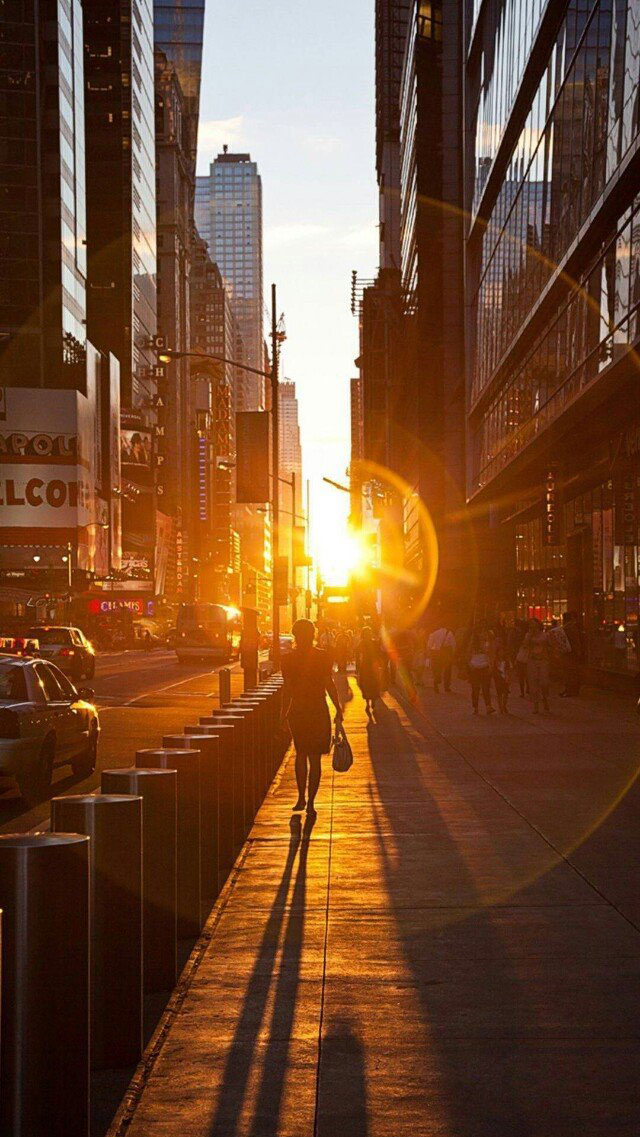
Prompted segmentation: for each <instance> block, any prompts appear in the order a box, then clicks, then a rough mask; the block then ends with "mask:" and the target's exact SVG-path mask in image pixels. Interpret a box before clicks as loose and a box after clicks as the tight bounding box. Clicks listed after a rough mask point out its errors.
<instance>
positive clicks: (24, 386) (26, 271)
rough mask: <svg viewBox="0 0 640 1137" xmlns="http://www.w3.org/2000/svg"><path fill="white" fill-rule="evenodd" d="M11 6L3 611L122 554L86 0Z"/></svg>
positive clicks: (80, 585)
mask: <svg viewBox="0 0 640 1137" xmlns="http://www.w3.org/2000/svg"><path fill="white" fill-rule="evenodd" d="M2 15H3V28H2V31H3V36H2V38H3V46H4V56H3V64H2V67H1V68H0V92H1V95H0V139H1V149H0V613H1V614H2V616H3V617H4V616H9V617H10V616H15V617H19V616H20V615H21V614H22V616H24V618H26V619H28V620H30V621H31V622H33V619H34V617H36V616H38V617H42V618H56V617H59V616H60V614H61V613H62V612H66V613H68V612H69V605H70V603H71V596H72V595H73V594H74V593H77V592H84V591H85V590H86V589H87V588H88V587H89V585H90V583H91V581H92V580H93V579H94V577H104V576H106V575H107V574H108V573H109V572H110V570H111V568H116V569H117V568H118V567H119V554H120V545H119V540H120V535H119V516H120V514H119V506H117V507H114V508H113V510H112V508H111V507H112V497H111V478H110V469H111V463H112V462H113V463H114V464H117V463H118V462H119V421H118V417H119V392H118V390H117V376H118V368H117V362H116V360H115V359H114V358H113V356H111V355H110V354H109V352H108V350H107V351H105V352H104V354H101V353H100V352H99V351H98V350H97V349H96V347H95V346H94V344H93V343H92V342H91V341H90V339H89V337H88V335H87V242H86V208H87V197H86V178H85V115H84V95H85V92H84V34H83V12H82V5H81V4H80V2H79V0H44V2H42V0H40V2H39V3H18V2H17V0H10V2H9V3H8V4H6V5H5V6H4V8H3V14H2ZM114 417H115V423H114V422H112V419H113V418H114Z"/></svg>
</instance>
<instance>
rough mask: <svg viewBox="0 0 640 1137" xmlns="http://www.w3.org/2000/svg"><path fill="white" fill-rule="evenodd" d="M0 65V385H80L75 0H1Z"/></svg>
mask: <svg viewBox="0 0 640 1137" xmlns="http://www.w3.org/2000/svg"><path fill="white" fill-rule="evenodd" d="M2 20H3V29H2V42H3V46H4V50H5V52H6V62H5V63H4V64H3V68H2V70H1V71H0V92H1V95H2V102H1V109H0V143H1V146H2V150H1V155H2V159H1V163H0V237H1V242H2V243H1V257H2V261H1V271H0V386H2V387H6V386H21V387H68V388H73V387H75V388H77V389H78V390H81V389H84V387H85V383H86V367H85V359H86V343H87V327H86V316H87V290H86V275H87V250H86V194H85V153H84V137H85V132H84V89H83V87H84V80H83V52H84V45H83V38H82V4H81V3H80V0H44V2H40V3H36V0H32V2H31V3H29V2H26V3H18V2H17V0H9V3H8V4H5V5H4V6H3V10H2Z"/></svg>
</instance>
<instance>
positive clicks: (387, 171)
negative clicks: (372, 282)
mask: <svg viewBox="0 0 640 1137" xmlns="http://www.w3.org/2000/svg"><path fill="white" fill-rule="evenodd" d="M410 8H411V4H410V0H376V173H377V177H378V190H379V193H380V268H383V269H384V268H396V269H397V268H399V267H400V84H401V82H402V63H403V59H404V50H405V45H406V42H407V29H408V27H409V14H410Z"/></svg>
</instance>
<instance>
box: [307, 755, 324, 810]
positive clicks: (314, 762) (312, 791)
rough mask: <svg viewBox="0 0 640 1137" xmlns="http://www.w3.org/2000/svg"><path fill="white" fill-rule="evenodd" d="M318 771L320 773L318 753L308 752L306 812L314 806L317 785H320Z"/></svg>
mask: <svg viewBox="0 0 640 1137" xmlns="http://www.w3.org/2000/svg"><path fill="white" fill-rule="evenodd" d="M320 773H321V765H320V755H319V754H310V755H309V801H308V804H307V812H309V811H310V810H313V808H314V804H313V803H314V802H315V800H316V794H317V792H318V786H319V785H320Z"/></svg>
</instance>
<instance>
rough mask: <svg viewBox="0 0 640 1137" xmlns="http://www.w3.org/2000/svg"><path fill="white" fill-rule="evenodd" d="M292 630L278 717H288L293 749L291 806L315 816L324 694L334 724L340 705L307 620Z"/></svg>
mask: <svg viewBox="0 0 640 1137" xmlns="http://www.w3.org/2000/svg"><path fill="white" fill-rule="evenodd" d="M292 632H293V638H294V639H295V641H296V646H295V648H294V650H293V651H291V652H289V653H288V654H287V655H284V656H283V657H282V675H283V677H284V688H283V693H282V716H283V718H286V719H288V722H289V726H290V728H291V734H292V735H293V743H294V746H295V748H296V782H297V785H298V800H297V802H296V804H295V805H294V807H293V808H294V811H297V810H301V809H304V808H305V805H306V808H307V816H308V817H315V816H316V810H315V799H316V794H317V792H318V786H319V785H320V773H321V762H320V760H321V757H322V755H323V754H328V753H329V751H330V749H331V716H330V714H329V708H328V706H327V699H326V696H327V695H329V698H330V699H331V702H332V703H333V705H334V707H335V709H336V722H337V723H340V722H342V707H341V706H340V699H339V698H338V692H337V690H336V685H335V683H334V681H333V675H332V664H331V656H330V655H329V653H328V652H326V651H319V650H318V648H315V647H314V646H313V639H314V636H315V628H314V626H313V624H312V623H311V620H296V622H295V624H294V625H293V628H292ZM307 776H308V787H307Z"/></svg>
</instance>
